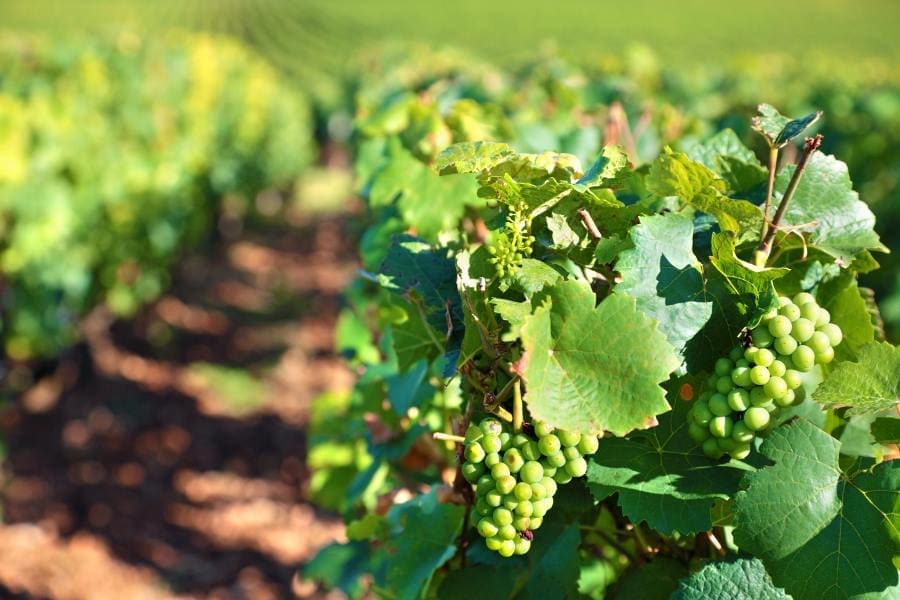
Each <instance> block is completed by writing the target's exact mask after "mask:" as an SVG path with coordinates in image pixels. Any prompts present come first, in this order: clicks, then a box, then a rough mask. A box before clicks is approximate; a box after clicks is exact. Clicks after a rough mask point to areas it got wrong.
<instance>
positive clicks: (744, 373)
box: [717, 367, 752, 394]
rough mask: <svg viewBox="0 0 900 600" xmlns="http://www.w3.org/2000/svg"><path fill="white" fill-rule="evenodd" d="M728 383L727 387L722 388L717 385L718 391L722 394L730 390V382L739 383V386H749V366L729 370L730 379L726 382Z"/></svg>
mask: <svg viewBox="0 0 900 600" xmlns="http://www.w3.org/2000/svg"><path fill="white" fill-rule="evenodd" d="M728 383H729V384H730V385H729V387H728V389H726V390H723V389H722V388H721V387H718V386H717V387H718V389H719V391H720V392H722V393H723V394H727V393H728V392H730V391H731V384H733V385H739V386H741V387H750V386H751V385H752V383H751V381H750V368H749V367H735V368H734V371H732V372H731V381H729V382H728Z"/></svg>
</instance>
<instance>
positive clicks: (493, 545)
mask: <svg viewBox="0 0 900 600" xmlns="http://www.w3.org/2000/svg"><path fill="white" fill-rule="evenodd" d="M534 433H535V434H536V438H537V439H534V438H532V437H530V436H528V435H526V434H524V433H514V432H512V431H510V430H509V429H507V427H505V426H504V425H503V424H502V423H501V422H500V421H498V420H496V419H493V418H490V417H489V418H486V419H484V420H483V421H481V423H479V424H478V425H472V426H470V427H469V430H468V431H467V432H466V445H465V452H464V456H465V462H464V463H463V465H462V473H463V477H465V478H466V480H467V481H468V482H469V483H471V484H472V485H473V486H474V488H475V499H476V500H475V513H476V514H477V518H478V525H477V529H478V533H479V534H480V535H481V536H482V537H484V538H485V540H486V544H487V547H488V548H490V549H491V550H494V551H495V552H497V553H499V554H500V555H501V556H506V557H508V556H512V555H513V554H525V553H526V552H528V550H529V548H531V540H532V537H533V532H534V530H535V529H538V528H539V527H540V526H541V523H542V522H543V520H544V515H546V514H547V511H549V510H550V508H551V507H552V506H553V497H554V496H555V495H556V490H557V486H558V485H559V484H564V483H568V482H569V481H571V480H572V478H573V477H581V476H582V475H584V474H585V473H586V472H587V461H586V460H585V458H584V457H585V455H590V454H593V453H595V452H596V451H597V448H598V446H599V443H600V442H599V441H598V439H597V438H596V437H590V436H582V435H580V434H577V433H571V432H567V431H563V430H561V429H553V428H552V427H550V426H548V425H547V424H545V423H535V424H534Z"/></svg>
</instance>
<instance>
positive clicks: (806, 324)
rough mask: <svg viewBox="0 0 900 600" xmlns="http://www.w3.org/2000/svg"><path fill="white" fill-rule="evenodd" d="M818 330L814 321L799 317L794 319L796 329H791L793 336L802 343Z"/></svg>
mask: <svg viewBox="0 0 900 600" xmlns="http://www.w3.org/2000/svg"><path fill="white" fill-rule="evenodd" d="M815 332H816V326H815V324H813V322H812V321H810V320H808V319H804V318H802V317H801V318H799V319H797V320H796V321H794V329H793V330H792V331H791V337H793V338H794V339H795V340H797V341H798V342H800V343H801V344H802V343H803V342H805V341H806V340H808V339H809V338H811V337H812V335H813V334H814V333H815Z"/></svg>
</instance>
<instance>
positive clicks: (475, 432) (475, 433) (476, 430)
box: [466, 423, 484, 445]
mask: <svg viewBox="0 0 900 600" xmlns="http://www.w3.org/2000/svg"><path fill="white" fill-rule="evenodd" d="M483 436H484V432H482V431H481V427H479V426H478V425H475V424H474V423H472V424H470V425H469V428H468V429H466V444H467V445H468V444H470V443H472V442H477V441H478V440H480V439H481V438H482V437H483Z"/></svg>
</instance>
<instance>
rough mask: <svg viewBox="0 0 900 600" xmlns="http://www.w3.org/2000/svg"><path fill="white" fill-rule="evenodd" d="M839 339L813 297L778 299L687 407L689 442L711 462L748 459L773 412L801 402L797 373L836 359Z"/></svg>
mask: <svg viewBox="0 0 900 600" xmlns="http://www.w3.org/2000/svg"><path fill="white" fill-rule="evenodd" d="M842 339H843V334H842V333H841V329H840V327H838V326H837V325H835V324H834V323H831V315H830V314H829V313H828V311H827V310H826V309H824V308H822V307H820V306H819V305H818V304H817V303H816V300H815V298H813V296H812V295H811V294H808V293H805V292H803V293H800V294H797V295H796V296H794V298H793V299H790V298H787V297H784V296H781V297H779V298H778V308H774V309H772V310H771V311H769V312H768V313H767V314H766V315H764V316H763V318H762V320H761V321H760V323H759V325H758V326H756V327H755V328H754V329H753V330H752V331H751V332H750V338H749V343H750V345H749V346H748V347H747V348H743V347H738V348H735V349H733V350H732V351H731V353H730V354H729V355H728V356H727V357H723V358H720V359H719V360H718V361H717V362H716V366H715V372H714V373H713V375H712V376H711V377H710V378H709V381H708V387H709V389H708V390H706V391H704V392H703V393H702V394H701V395H700V397H699V398H698V400H697V402H696V403H695V404H694V406H693V407H692V408H691V413H690V423H689V425H688V432H689V433H690V435H691V438H693V439H694V441H696V442H697V443H700V444H702V445H703V452H704V453H705V454H706V455H707V456H709V457H711V458H719V457H721V456H722V455H724V454H730V455H731V456H732V457H734V458H746V456H747V455H748V454H749V453H750V447H751V443H752V442H753V438H754V437H755V436H756V434H757V433H759V432H763V431H765V430H766V429H767V428H768V427H769V425H770V423H771V421H772V417H773V416H774V413H775V412H776V411H777V410H778V409H779V408H783V407H787V406H791V405H793V404H797V403H799V402H801V401H802V400H803V388H802V387H801V384H802V383H803V381H802V379H801V375H800V373H801V372H806V371H809V370H811V369H812V368H813V366H815V365H816V364H827V363H830V362H831V361H832V360H834V347H835V346H837V345H838V344H840V343H841V340H842Z"/></svg>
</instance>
